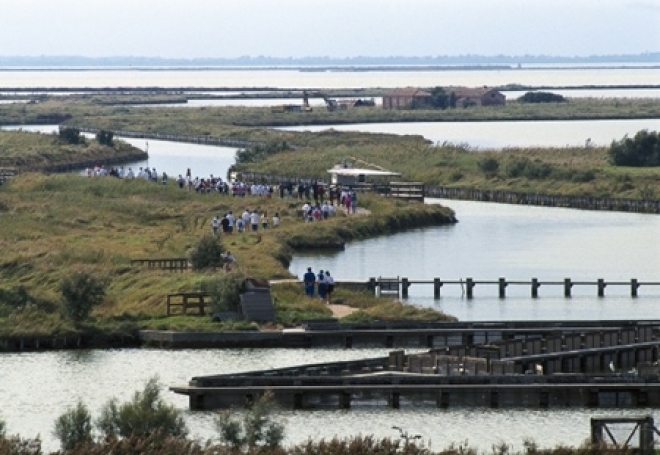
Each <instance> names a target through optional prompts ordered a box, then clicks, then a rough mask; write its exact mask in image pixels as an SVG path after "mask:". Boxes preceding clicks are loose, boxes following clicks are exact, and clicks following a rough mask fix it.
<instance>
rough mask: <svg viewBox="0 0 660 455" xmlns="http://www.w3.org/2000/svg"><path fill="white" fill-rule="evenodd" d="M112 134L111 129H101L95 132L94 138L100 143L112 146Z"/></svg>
mask: <svg viewBox="0 0 660 455" xmlns="http://www.w3.org/2000/svg"><path fill="white" fill-rule="evenodd" d="M114 135H115V133H113V132H112V131H105V130H101V131H99V132H98V133H96V140H97V141H98V143H99V144H101V145H107V146H108V147H112V146H113V138H114Z"/></svg>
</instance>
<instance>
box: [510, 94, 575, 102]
mask: <svg viewBox="0 0 660 455" xmlns="http://www.w3.org/2000/svg"><path fill="white" fill-rule="evenodd" d="M518 101H519V102H521V103H565V102H566V98H564V97H563V96H562V95H558V94H556V93H550V92H527V93H525V94H524V95H523V96H521V97H519V98H518Z"/></svg>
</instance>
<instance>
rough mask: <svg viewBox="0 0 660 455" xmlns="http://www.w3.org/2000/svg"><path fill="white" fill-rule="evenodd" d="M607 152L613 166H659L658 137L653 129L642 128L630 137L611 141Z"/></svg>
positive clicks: (659, 141)
mask: <svg viewBox="0 0 660 455" xmlns="http://www.w3.org/2000/svg"><path fill="white" fill-rule="evenodd" d="M608 154H609V156H610V162H611V163H612V164H614V165H615V166H636V167H645V166H646V167H650V166H660V137H659V136H658V133H657V132H655V131H653V132H649V131H648V130H642V131H639V132H638V133H637V134H635V137H634V138H632V139H630V138H629V137H628V136H625V137H624V138H623V139H621V140H620V141H614V142H612V145H611V146H610V150H609V151H608Z"/></svg>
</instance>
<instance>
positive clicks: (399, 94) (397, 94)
mask: <svg viewBox="0 0 660 455" xmlns="http://www.w3.org/2000/svg"><path fill="white" fill-rule="evenodd" d="M432 98H433V96H432V95H431V94H430V93H429V92H427V91H425V90H420V89H418V88H414V87H407V88H398V89H396V90H394V91H393V92H390V93H388V94H386V95H384V96H383V109H410V108H411V107H412V106H413V105H414V104H430V103H431V100H432Z"/></svg>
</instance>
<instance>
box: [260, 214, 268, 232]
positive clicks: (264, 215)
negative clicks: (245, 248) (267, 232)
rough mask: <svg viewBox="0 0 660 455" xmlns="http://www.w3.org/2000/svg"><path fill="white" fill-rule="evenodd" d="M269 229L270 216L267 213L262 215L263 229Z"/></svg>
mask: <svg viewBox="0 0 660 455" xmlns="http://www.w3.org/2000/svg"><path fill="white" fill-rule="evenodd" d="M267 228H268V214H267V213H266V212H264V213H262V214H261V229H267Z"/></svg>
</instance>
